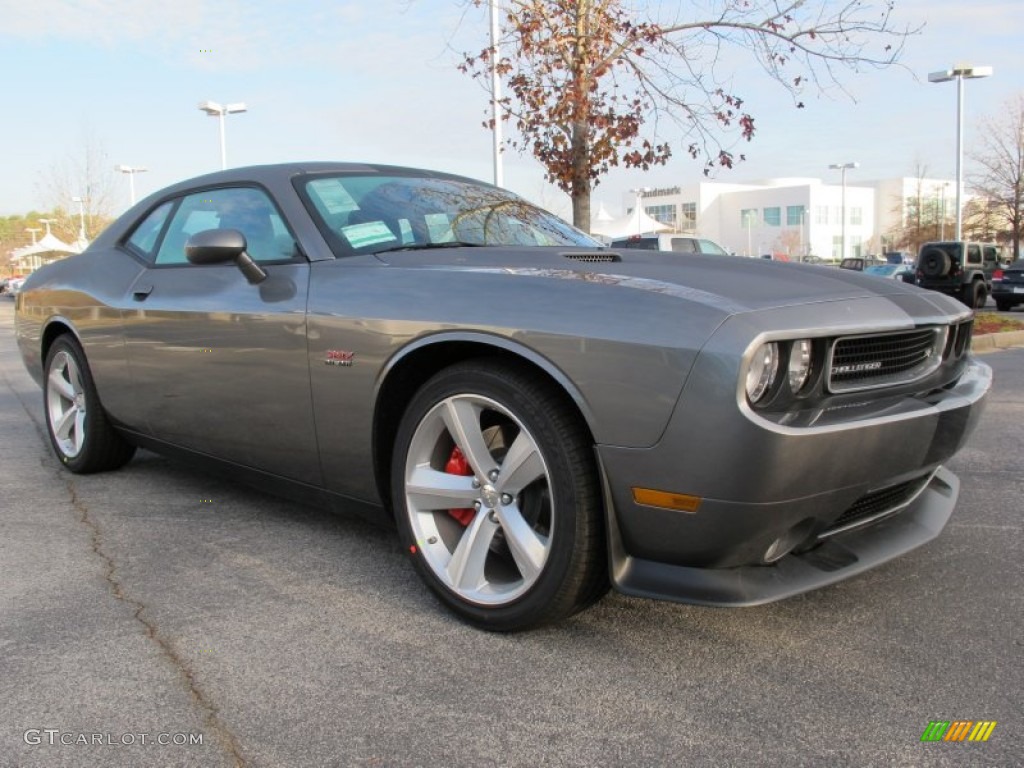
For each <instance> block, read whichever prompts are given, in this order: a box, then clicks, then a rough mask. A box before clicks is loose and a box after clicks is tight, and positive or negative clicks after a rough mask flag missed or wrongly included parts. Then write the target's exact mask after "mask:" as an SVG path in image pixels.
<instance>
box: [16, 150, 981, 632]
mask: <svg viewBox="0 0 1024 768" xmlns="http://www.w3.org/2000/svg"><path fill="white" fill-rule="evenodd" d="M16 307H17V310H16V327H17V338H18V344H19V347H20V350H21V354H22V356H23V358H24V362H25V365H26V367H27V368H28V370H29V372H30V373H31V374H32V376H33V377H34V378H35V379H36V381H38V382H39V384H40V385H41V386H42V388H43V409H44V412H45V417H46V423H47V426H48V430H49V436H50V440H51V442H52V443H53V448H54V451H55V453H56V455H57V458H58V459H59V460H60V461H61V462H62V463H63V464H64V466H65V467H67V468H68V470H70V471H72V472H79V473H86V472H99V471H104V470H112V469H116V468H118V467H120V466H122V465H123V464H125V463H126V462H127V461H129V459H131V457H132V455H133V453H134V452H135V450H136V448H137V447H144V448H147V449H150V450H153V451H157V452H160V453H163V454H167V455H170V456H175V457H178V458H179V459H181V460H185V461H191V462H197V463H198V464H199V465H200V466H202V467H204V468H216V469H218V470H221V471H223V473H225V474H226V475H227V476H229V477H232V478H237V479H239V480H241V481H244V482H248V483H251V484H255V485H258V486H261V487H264V488H266V489H267V490H269V491H271V492H275V493H280V494H284V495H286V496H288V497H291V498H294V499H297V500H299V501H302V502H303V503H316V504H324V505H327V506H330V507H332V508H337V509H339V510H346V511H355V512H358V513H359V514H362V515H365V516H368V517H371V518H374V519H379V520H386V521H391V520H393V522H394V524H395V525H396V526H397V529H398V533H399V537H400V539H401V544H402V547H403V548H404V550H405V551H406V552H407V553H408V557H409V559H410V561H411V562H412V564H413V566H414V567H415V568H416V570H417V571H418V572H419V573H420V575H421V576H422V578H423V580H424V581H425V582H426V584H427V585H428V586H429V587H430V588H431V589H432V590H433V592H434V593H436V595H437V596H438V597H439V599H440V600H441V602H442V603H444V604H445V605H447V606H448V607H449V608H450V609H451V610H453V611H454V612H455V613H456V614H458V615H459V616H460V617H461V618H463V619H464V620H466V621H468V622H470V623H472V624H474V625H476V626H479V627H482V628H485V629H490V630H501V631H510V630H519V629H526V628H529V627H535V626H538V625H541V624H545V623H549V622H553V621H557V620H559V619H562V618H564V617H566V616H569V615H571V614H573V613H574V612H576V611H579V610H581V609H583V608H585V607H586V606H588V605H590V604H592V603H593V602H594V601H596V600H598V599H599V598H600V597H601V596H602V595H603V594H604V593H605V592H606V591H607V589H608V587H609V585H611V586H614V587H615V588H616V589H618V590H620V591H621V592H624V593H626V594H630V595H640V596H644V597H650V598H659V599H666V600H677V601H682V602H688V603H698V604H703V605H722V606H741V605H755V604H759V603H765V602H769V601H773V600H778V599H781V598H785V597H787V596H790V595H794V594H797V593H800V592H804V591H807V590H810V589H815V588H817V587H822V586H824V585H827V584H831V583H834V582H837V581H840V580H842V579H845V578H848V577H850V576H853V575H855V574H858V573H861V572H862V571H864V570H866V569H868V568H872V567H874V566H876V565H878V564H880V563H883V562H885V561H887V560H890V559H891V558H893V557H896V556H898V555H900V554H902V553H904V552H907V551H909V550H911V549H913V548H914V547H917V546H919V545H921V544H923V543H925V542H927V541H929V540H930V539H932V538H934V537H935V536H937V535H938V534H939V533H940V531H941V530H942V528H943V527H944V526H945V524H946V522H947V520H948V519H949V517H950V515H951V513H952V511H953V507H954V505H955V503H956V500H957V496H958V493H959V482H958V480H957V478H956V477H955V476H954V475H953V474H952V473H950V472H949V470H947V469H945V468H944V467H943V463H944V462H946V461H947V460H948V459H949V458H950V457H951V456H952V455H953V454H954V453H955V452H956V451H957V450H958V449H959V448H960V447H961V446H962V445H963V444H964V442H965V441H966V440H967V439H968V437H969V436H970V434H971V432H972V430H973V429H974V427H975V425H976V422H977V420H978V418H979V414H980V413H981V410H982V405H983V403H984V399H985V397H986V394H987V392H988V390H989V387H990V385H991V372H990V369H989V368H988V367H987V366H985V365H984V364H982V363H980V362H978V361H977V360H975V359H974V358H973V357H972V356H971V353H970V345H971V323H972V319H973V315H972V312H971V310H969V309H967V308H966V307H964V306H963V305H962V304H961V303H959V302H957V301H955V300H953V299H951V298H948V297H946V296H943V295H942V294H938V293H934V292H929V291H924V290H920V289H918V288H916V287H913V286H908V285H905V284H903V283H900V282H897V281H892V280H889V281H882V280H878V279H877V278H872V277H870V276H863V275H860V274H857V273H855V272H850V271H847V270H836V269H830V268H826V267H812V266H806V265H798V264H786V263H779V262H771V261H762V260H759V259H758V260H752V259H741V258H736V257H731V256H721V255H703V254H672V257H671V258H666V257H665V255H664V254H659V253H657V252H650V251H630V250H617V249H608V248H605V247H602V246H601V245H599V244H598V243H596V242H595V241H593V240H591V239H590V238H589V237H588V236H587V235H584V234H583V233H581V232H579V231H577V230H575V229H573V228H572V227H570V226H568V225H567V224H565V223H564V222H563V221H561V220H560V219H558V218H557V217H555V216H553V215H551V214H549V213H547V212H545V211H543V210H540V209H538V208H536V207H534V206H532V205H530V204H529V203H527V202H525V201H523V200H522V199H520V198H517V197H515V196H514V195H511V194H509V193H508V192H506V191H504V190H501V189H498V188H496V187H493V186H490V185H487V184H483V183H480V182H476V181H472V180H469V179H465V178H461V177H457V176H452V175H448V174H443V173H435V172H431V171H421V170H413V169H408V168H397V167H388V166H380V165H358V164H349V163H306V164H288V165H274V166H260V167H253V168H239V169H234V170H228V171H222V172H220V173H214V174H210V175H208V176H203V177H200V178H197V179H193V180H191V181H186V182H183V183H180V184H177V185H175V186H172V187H169V188H168V189H165V190H163V191H161V192H158V193H156V194H154V195H152V196H150V197H149V198H147V199H145V200H143V201H142V202H140V203H138V204H137V205H135V206H134V207H133V208H131V209H130V210H129V211H128V212H127V213H126V214H125V215H124V216H122V217H121V218H120V219H119V220H118V221H117V222H116V223H114V224H113V225H112V226H110V227H109V228H108V229H107V230H106V231H105V232H103V233H102V234H101V235H100V236H99V237H97V238H96V241H95V242H94V243H93V244H92V245H91V246H90V247H89V248H88V249H86V251H85V252H83V253H82V254H80V255H77V256H72V257H70V258H67V259H65V260H63V261H61V262H58V263H54V264H51V265H49V266H46V267H43V268H42V269H40V270H38V271H37V272H36V273H35V274H33V275H32V276H31V277H30V278H29V279H28V280H27V282H26V283H25V286H24V289H23V290H22V292H21V294H20V295H19V296H18V298H17V304H16Z"/></svg>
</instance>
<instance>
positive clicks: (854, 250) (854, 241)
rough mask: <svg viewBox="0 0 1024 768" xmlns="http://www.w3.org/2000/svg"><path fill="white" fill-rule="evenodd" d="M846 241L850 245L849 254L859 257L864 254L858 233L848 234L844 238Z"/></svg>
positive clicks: (862, 243) (862, 242)
mask: <svg viewBox="0 0 1024 768" xmlns="http://www.w3.org/2000/svg"><path fill="white" fill-rule="evenodd" d="M846 242H847V243H849V245H850V255H851V256H854V257H857V258H860V257H861V256H863V255H864V241H863V240H861V237H860V235H850V236H849V237H847V238H846Z"/></svg>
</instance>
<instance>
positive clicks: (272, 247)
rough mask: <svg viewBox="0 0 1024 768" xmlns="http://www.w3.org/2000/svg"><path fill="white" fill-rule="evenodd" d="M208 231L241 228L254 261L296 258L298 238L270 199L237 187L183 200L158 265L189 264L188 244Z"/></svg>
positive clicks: (162, 243)
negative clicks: (201, 233)
mask: <svg viewBox="0 0 1024 768" xmlns="http://www.w3.org/2000/svg"><path fill="white" fill-rule="evenodd" d="M205 229H237V230H238V231H239V232H241V233H242V234H243V235H245V242H246V250H247V252H248V254H249V256H251V257H252V259H253V261H256V262H273V261H286V260H288V259H291V258H294V257H295V255H296V248H295V239H294V238H293V237H292V235H291V233H290V232H289V231H288V227H287V226H286V225H285V223H284V220H283V219H282V218H281V214H280V213H278V211H277V208H276V207H274V204H273V202H271V200H270V197H269V196H268V195H267V194H266V193H265V192H264V191H262V190H260V189H254V188H252V187H237V188H233V189H211V190H207V191H205V192H196V193H194V194H191V195H189V196H187V197H185V198H183V199H182V201H181V205H179V206H178V210H177V211H175V213H174V216H173V217H172V218H171V223H170V224H169V225H168V227H167V234H166V235H164V239H163V242H161V244H160V250H159V251H158V252H157V255H156V263H157V264H161V265H162V264H187V263H188V259H187V258H186V257H185V243H186V242H187V241H188V238H189V237H190V236H192V235H194V234H195V233H196V232H202V231H203V230H205Z"/></svg>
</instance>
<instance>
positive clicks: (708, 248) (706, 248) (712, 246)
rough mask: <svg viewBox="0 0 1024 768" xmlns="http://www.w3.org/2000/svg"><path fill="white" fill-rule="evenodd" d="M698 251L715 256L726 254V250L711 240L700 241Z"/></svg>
mask: <svg viewBox="0 0 1024 768" xmlns="http://www.w3.org/2000/svg"><path fill="white" fill-rule="evenodd" d="M700 252H701V253H713V254H715V255H716V256H728V255H729V254H728V252H727V251H726V250H725V249H724V248H722V247H721V246H719V245H718V243H716V242H713V241H711V240H701V241H700Z"/></svg>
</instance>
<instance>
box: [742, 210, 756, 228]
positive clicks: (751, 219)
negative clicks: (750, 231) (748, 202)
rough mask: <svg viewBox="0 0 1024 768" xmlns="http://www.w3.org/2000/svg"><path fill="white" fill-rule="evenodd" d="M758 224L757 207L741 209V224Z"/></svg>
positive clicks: (745, 225)
mask: <svg viewBox="0 0 1024 768" xmlns="http://www.w3.org/2000/svg"><path fill="white" fill-rule="evenodd" d="M755 224H757V208H744V209H742V210H741V211H740V226H741V227H752V226H754V225H755Z"/></svg>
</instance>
